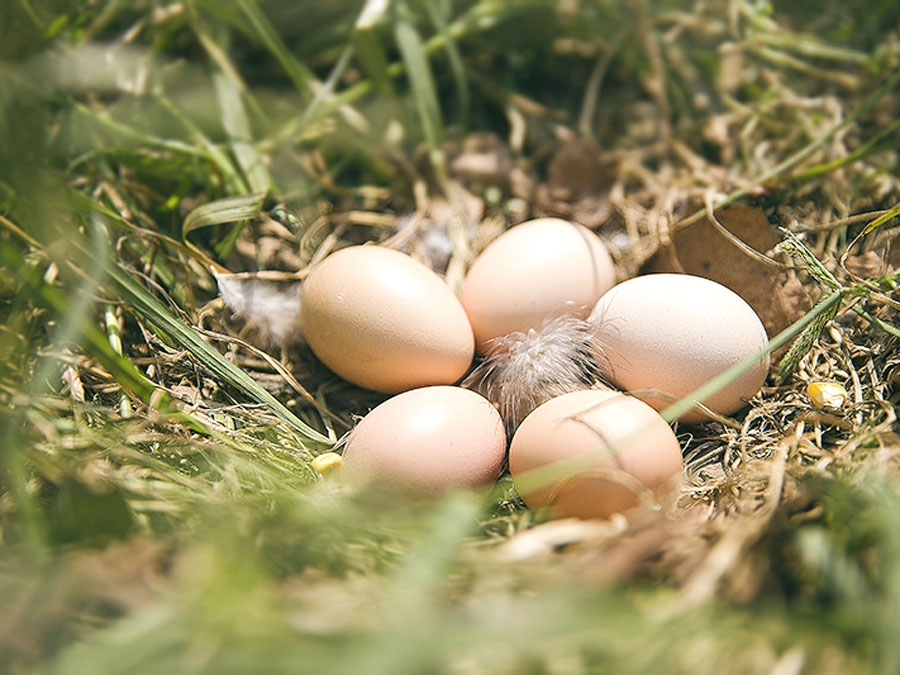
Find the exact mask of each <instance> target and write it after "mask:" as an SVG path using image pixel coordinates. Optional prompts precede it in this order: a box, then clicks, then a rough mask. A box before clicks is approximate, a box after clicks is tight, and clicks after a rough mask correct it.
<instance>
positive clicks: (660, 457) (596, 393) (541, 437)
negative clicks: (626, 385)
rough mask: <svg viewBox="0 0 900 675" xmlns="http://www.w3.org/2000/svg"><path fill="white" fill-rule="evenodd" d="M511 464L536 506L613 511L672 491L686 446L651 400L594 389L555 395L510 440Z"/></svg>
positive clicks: (576, 512)
mask: <svg viewBox="0 0 900 675" xmlns="http://www.w3.org/2000/svg"><path fill="white" fill-rule="evenodd" d="M555 462H564V464H559V465H556V466H554V463H555ZM576 465H577V466H576ZM542 468H543V471H536V470H538V469H542ZM509 471H510V474H511V475H512V477H513V482H514V483H515V485H516V489H517V490H518V491H519V494H520V495H521V497H522V499H524V500H525V503H526V504H528V506H530V507H532V508H541V507H550V510H549V513H550V515H552V516H554V517H575V518H607V517H609V516H611V515H612V514H614V513H621V512H624V511H627V510H629V509H631V508H633V507H636V506H638V505H639V504H640V503H641V500H642V498H645V497H647V496H648V495H653V496H655V497H656V498H663V497H665V496H667V495H668V494H670V493H671V490H672V489H673V488H674V487H675V486H677V484H678V480H679V478H680V476H681V473H682V459H681V448H680V447H679V445H678V440H677V439H676V438H675V434H674V433H673V431H672V429H671V428H670V427H669V425H668V424H666V422H665V420H664V419H663V418H662V417H661V416H660V415H659V413H657V412H656V411H655V410H654V409H653V408H651V407H650V406H648V405H647V404H646V403H643V402H642V401H640V400H638V399H636V398H634V397H631V396H627V395H625V394H622V393H620V392H615V391H610V390H602V389H590V390H585V391H576V392H571V393H569V394H563V395H562V396H557V397H556V398H554V399H551V400H550V401H548V402H546V403H544V404H543V405H541V406H539V407H538V408H536V409H535V410H534V411H533V412H532V413H531V414H530V415H528V417H526V418H525V420H524V421H523V422H522V424H521V425H520V426H519V428H518V430H517V431H516V434H515V436H513V440H512V443H511V444H510V448H509Z"/></svg>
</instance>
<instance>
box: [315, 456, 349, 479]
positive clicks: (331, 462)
mask: <svg viewBox="0 0 900 675" xmlns="http://www.w3.org/2000/svg"><path fill="white" fill-rule="evenodd" d="M341 461H342V459H341V456H340V455H339V454H337V453H336V452H323V453H322V454H321V455H318V456H316V457H315V458H314V459H313V461H312V468H313V469H314V470H315V472H316V473H318V474H319V475H321V476H324V475H325V474H327V473H329V472H331V471H333V470H334V469H337V468H338V467H339V466H340V465H341Z"/></svg>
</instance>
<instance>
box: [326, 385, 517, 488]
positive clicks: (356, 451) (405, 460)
mask: <svg viewBox="0 0 900 675" xmlns="http://www.w3.org/2000/svg"><path fill="white" fill-rule="evenodd" d="M505 455H506V432H505V430H504V427H503V422H502V421H501V419H500V415H499V413H498V412H497V410H496V409H495V408H494V406H493V405H491V403H490V402H489V401H488V400H487V399H485V398H484V397H483V396H481V395H479V394H476V393H475V392H473V391H470V390H468V389H463V388H461V387H449V386H434V387H422V388H420V389H412V390H410V391H407V392H404V393H402V394H398V395H396V396H393V397H391V398H389V399H388V400H387V401H385V402H384V403H382V404H381V405H379V406H377V407H376V408H374V409H373V410H372V411H371V412H370V413H369V414H368V415H366V416H365V417H364V418H363V419H362V421H361V422H360V423H359V424H358V425H357V426H356V427H355V428H354V429H353V431H352V432H351V434H350V437H349V439H348V440H347V445H346V448H345V450H344V455H343V462H342V464H341V473H342V475H343V476H344V477H345V478H347V479H349V480H351V481H354V482H371V483H375V484H377V485H380V486H384V487H389V488H394V489H400V490H403V491H406V492H412V493H416V494H425V495H427V494H433V493H435V492H440V491H442V490H446V489H449V488H462V487H479V486H483V485H487V484H489V483H491V482H492V481H494V480H496V478H497V476H498V475H499V473H500V469H501V468H502V466H503V460H504V457H505Z"/></svg>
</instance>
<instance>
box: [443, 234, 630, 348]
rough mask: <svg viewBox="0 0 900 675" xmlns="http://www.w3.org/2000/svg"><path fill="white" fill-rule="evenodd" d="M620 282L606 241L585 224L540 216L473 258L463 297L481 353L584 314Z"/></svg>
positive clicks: (496, 240)
mask: <svg viewBox="0 0 900 675" xmlns="http://www.w3.org/2000/svg"><path fill="white" fill-rule="evenodd" d="M615 281H616V273H615V268H614V267H613V262H612V258H611V257H610V255H609V251H608V250H607V248H606V245H605V244H604V243H603V241H602V240H601V239H600V238H599V237H598V236H597V235H596V234H594V233H593V232H591V231H590V230H588V229H587V228H586V227H584V226H582V225H578V224H576V223H572V222H569V221H567V220H562V219H560V218H538V219H535V220H531V221H528V222H525V223H522V224H520V225H517V226H515V227H513V228H511V229H509V230H507V231H506V232H504V233H503V234H501V235H500V236H499V237H497V238H496V239H495V240H494V241H492V242H491V243H490V244H489V245H488V247H487V248H485V250H484V251H482V253H481V254H480V255H479V256H478V257H477V258H476V259H475V262H474V263H473V264H472V266H471V268H470V269H469V271H468V273H467V274H466V277H465V279H463V282H462V284H461V286H460V290H459V299H460V302H461V303H462V306H463V308H464V309H465V311H466V314H468V316H469V320H470V321H471V323H472V329H473V330H474V332H475V341H476V346H477V349H478V351H479V352H482V353H483V352H485V351H486V349H487V348H488V346H489V345H488V341H489V340H491V339H492V338H497V337H501V336H504V335H508V334H510V333H513V332H527V331H528V330H529V329H535V330H538V329H540V328H541V326H542V325H543V323H544V321H545V320H547V319H551V318H554V317H558V316H561V315H563V314H566V313H571V314H573V315H576V316H578V317H580V318H585V317H586V316H587V315H588V314H589V313H590V310H591V307H593V306H594V303H596V302H597V299H598V298H599V297H600V296H601V295H602V294H603V293H604V292H605V291H607V290H608V289H609V288H610V287H611V286H612V285H613V284H614V283H615Z"/></svg>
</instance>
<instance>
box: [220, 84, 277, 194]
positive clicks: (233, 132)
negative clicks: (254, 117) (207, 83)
mask: <svg viewBox="0 0 900 675" xmlns="http://www.w3.org/2000/svg"><path fill="white" fill-rule="evenodd" d="M213 85H214V86H215V90H216V96H217V97H218V99H219V109H220V111H221V117H222V126H223V127H224V128H225V132H226V133H227V134H228V137H229V141H230V144H231V152H232V153H234V158H235V160H237V163H238V166H240V167H241V171H242V172H243V174H244V178H245V180H246V183H247V186H248V187H249V188H250V191H251V192H259V193H266V192H269V191H270V190H271V189H272V187H273V185H272V176H271V174H270V173H269V170H268V168H267V167H266V164H265V162H263V159H262V156H260V154H259V152H257V150H256V148H255V147H254V145H253V134H252V132H251V131H250V120H249V118H248V117H247V111H246V108H245V107H244V102H243V100H242V95H241V90H240V87H239V85H238V83H237V82H236V81H235V80H234V79H232V78H231V77H229V76H228V74H227V73H225V72H217V73H215V74H214V75H213Z"/></svg>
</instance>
